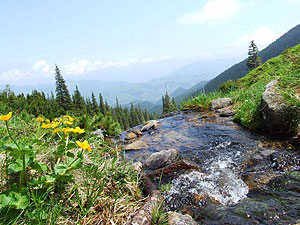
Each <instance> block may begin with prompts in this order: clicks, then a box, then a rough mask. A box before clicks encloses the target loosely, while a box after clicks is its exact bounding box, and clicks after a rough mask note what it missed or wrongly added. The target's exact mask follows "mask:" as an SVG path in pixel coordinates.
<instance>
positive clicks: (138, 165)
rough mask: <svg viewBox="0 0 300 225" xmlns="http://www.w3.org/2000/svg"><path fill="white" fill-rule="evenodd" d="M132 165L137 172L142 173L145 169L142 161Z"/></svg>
mask: <svg viewBox="0 0 300 225" xmlns="http://www.w3.org/2000/svg"><path fill="white" fill-rule="evenodd" d="M132 167H133V169H134V171H136V172H137V174H141V173H142V171H143V165H142V163H141V162H135V163H133V164H132Z"/></svg>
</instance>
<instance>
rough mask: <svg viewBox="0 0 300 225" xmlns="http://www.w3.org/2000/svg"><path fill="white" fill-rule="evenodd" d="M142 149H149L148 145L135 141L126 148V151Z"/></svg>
mask: <svg viewBox="0 0 300 225" xmlns="http://www.w3.org/2000/svg"><path fill="white" fill-rule="evenodd" d="M141 148H148V145H147V144H146V143H145V142H143V141H135V142H133V143H131V144H129V145H127V146H126V147H125V151H129V150H139V149H141Z"/></svg>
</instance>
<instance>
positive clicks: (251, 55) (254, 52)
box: [247, 41, 262, 71]
mask: <svg viewBox="0 0 300 225" xmlns="http://www.w3.org/2000/svg"><path fill="white" fill-rule="evenodd" d="M261 64H262V61H261V58H260V57H259V52H258V48H257V46H256V44H255V43H254V41H251V43H250V45H249V50H248V59H247V67H248V70H249V71H251V70H253V69H255V68H256V67H258V66H260V65H261Z"/></svg>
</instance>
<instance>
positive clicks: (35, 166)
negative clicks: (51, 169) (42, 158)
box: [31, 162, 48, 172]
mask: <svg viewBox="0 0 300 225" xmlns="http://www.w3.org/2000/svg"><path fill="white" fill-rule="evenodd" d="M31 167H32V169H35V170H36V171H38V172H45V171H47V170H48V166H47V165H46V164H44V163H38V162H35V163H33V164H32V165H31Z"/></svg>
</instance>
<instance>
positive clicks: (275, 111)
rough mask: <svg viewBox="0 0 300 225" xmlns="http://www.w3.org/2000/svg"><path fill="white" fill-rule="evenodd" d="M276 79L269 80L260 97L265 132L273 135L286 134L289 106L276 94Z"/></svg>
mask: <svg viewBox="0 0 300 225" xmlns="http://www.w3.org/2000/svg"><path fill="white" fill-rule="evenodd" d="M276 84H277V80H273V81H271V82H270V83H269V84H268V85H267V86H266V88H265V91H264V92H263V94H262V99H261V109H262V116H263V120H264V126H265V129H266V133H267V134H268V135H270V136H273V137H284V136H288V132H289V128H290V121H289V119H288V118H289V106H288V105H287V104H285V103H284V101H283V97H282V96H281V95H280V94H278V88H277V87H276Z"/></svg>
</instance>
